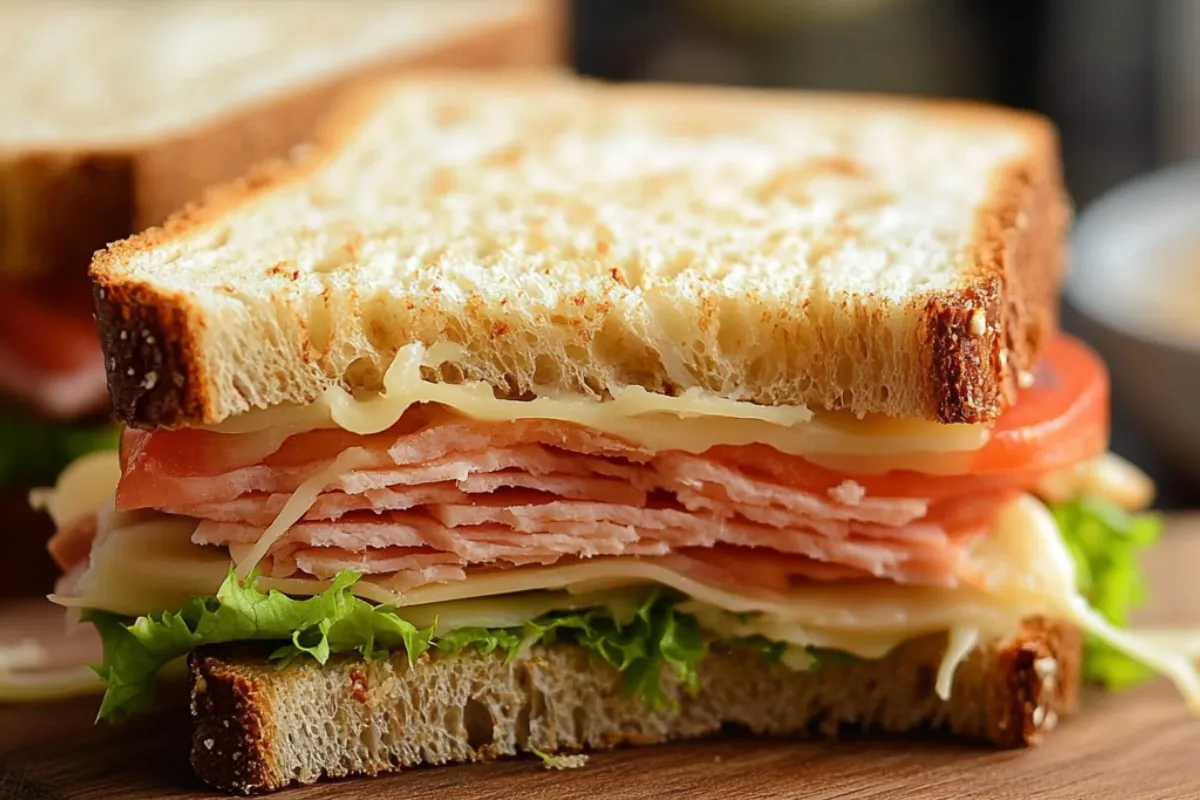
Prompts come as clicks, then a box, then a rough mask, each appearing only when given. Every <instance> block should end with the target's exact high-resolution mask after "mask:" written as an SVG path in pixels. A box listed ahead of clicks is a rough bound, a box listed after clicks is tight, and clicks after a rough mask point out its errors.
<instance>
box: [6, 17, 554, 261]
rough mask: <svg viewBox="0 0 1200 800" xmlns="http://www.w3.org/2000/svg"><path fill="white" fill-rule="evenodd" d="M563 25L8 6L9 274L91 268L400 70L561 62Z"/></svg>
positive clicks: (537, 20) (542, 20)
mask: <svg viewBox="0 0 1200 800" xmlns="http://www.w3.org/2000/svg"><path fill="white" fill-rule="evenodd" d="M564 23H565V8H564V7H563V6H562V4H561V3H560V2H559V0H454V2H443V1H442V0H356V2H353V3H333V2H327V0H288V2H278V0H172V2H169V3H168V2H143V1H142V0H104V2H95V1H94V0H6V1H5V2H0V74H3V75H4V80H3V81H2V82H0V120H3V125H0V275H3V276H24V275H34V274H44V273H47V272H50V271H53V270H58V269H74V270H79V271H81V272H82V271H83V270H84V269H86V267H87V264H88V263H89V261H90V260H91V257H92V253H93V252H94V251H95V250H96V249H98V248H100V247H103V246H104V245H105V244H107V243H108V242H111V241H114V240H116V239H119V238H121V237H124V236H128V235H129V234H130V233H132V232H134V231H137V230H142V229H143V228H145V227H148V226H150V225H156V224H159V223H161V222H162V221H163V220H164V219H166V217H167V216H168V215H169V214H170V213H171V212H173V211H176V210H177V209H179V208H181V207H182V206H183V205H185V204H186V203H188V202H191V201H194V200H197V199H199V198H200V196H201V194H202V193H203V190H204V189H205V188H207V187H209V186H212V185H214V184H218V183H223V182H225V181H229V180H233V179H234V178H236V177H238V176H239V175H241V174H243V173H244V172H245V171H246V170H247V169H249V168H250V167H251V165H253V164H254V163H256V162H258V161H261V160H263V159H266V158H273V157H276V156H281V155H283V154H285V153H286V152H287V151H288V149H289V148H290V147H292V146H293V145H295V144H297V143H298V142H300V141H302V140H304V139H306V138H307V137H308V136H309V135H310V134H311V133H312V128H313V125H314V124H315V122H316V120H317V119H318V118H319V116H320V115H322V114H323V113H324V112H326V111H328V109H329V106H330V105H332V104H333V102H334V101H335V100H336V99H337V98H338V97H340V96H341V95H343V94H344V93H346V92H347V91H349V90H351V89H353V88H355V87H357V86H359V85H360V84H362V83H364V82H374V81H377V80H378V79H379V78H380V76H382V75H385V74H388V73H390V72H392V71H394V70H396V69H398V68H406V67H413V66H417V67H420V66H426V67H429V66H454V67H477V66H497V65H522V66H534V65H548V64H553V63H555V62H557V61H559V60H560V59H561V56H562V53H561V51H562V49H563V45H564V38H565V24H564Z"/></svg>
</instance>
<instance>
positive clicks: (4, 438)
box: [0, 406, 118, 486]
mask: <svg viewBox="0 0 1200 800" xmlns="http://www.w3.org/2000/svg"><path fill="white" fill-rule="evenodd" d="M117 440H118V429H117V427H116V426H115V425H99V426H94V425H93V426H87V425H80V424H74V423H61V422H59V423H56V422H50V421H46V420H42V419H38V418H36V417H34V416H32V415H30V414H29V413H27V412H23V411H19V410H16V409H13V408H9V407H3V406H0V486H10V485H21V486H33V485H37V484H42V483H50V482H53V481H54V479H55V478H56V477H57V476H58V473H60V472H62V470H63V469H64V468H65V467H66V466H67V465H68V464H70V463H71V462H72V461H74V460H75V459H77V458H79V457H80V456H83V455H86V454H88V453H91V452H93V451H95V450H115V449H116V447H117Z"/></svg>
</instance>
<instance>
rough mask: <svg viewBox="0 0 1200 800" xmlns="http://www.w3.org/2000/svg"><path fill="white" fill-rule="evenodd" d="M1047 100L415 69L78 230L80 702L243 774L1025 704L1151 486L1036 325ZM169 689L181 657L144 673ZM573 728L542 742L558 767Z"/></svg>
mask: <svg viewBox="0 0 1200 800" xmlns="http://www.w3.org/2000/svg"><path fill="white" fill-rule="evenodd" d="M1069 217H1070V214H1069V207H1068V203H1067V198H1066V195H1065V192H1064V188H1063V184H1062V180H1061V172H1060V165H1059V157H1058V152H1057V144H1056V138H1055V134H1054V131H1053V129H1052V127H1051V125H1050V124H1049V123H1048V122H1046V121H1045V120H1044V119H1041V118H1040V117H1036V116H1033V115H1029V114H1024V113H1018V112H1015V111H1009V110H1004V109H998V108H991V107H987V106H977V105H970V104H959V103H949V102H934V101H918V100H912V99H895V98H877V97H856V96H837V95H810V94H803V93H785V92H779V93H772V92H754V91H745V90H729V89H713V88H679V87H674V88H668V87H656V86H606V85H601V84H595V83H590V82H586V81H580V80H575V79H569V78H566V77H561V76H557V77H555V76H551V77H532V76H528V75H522V74H506V75H499V76H493V77H490V78H488V79H483V78H479V77H472V76H463V75H457V74H454V73H438V74H424V75H420V76H410V77H408V78H406V79H402V80H399V81H395V82H390V83H386V84H383V85H380V86H378V87H374V88H373V89H371V90H370V91H367V92H365V93H363V94H360V95H358V96H356V97H355V99H354V100H352V101H350V102H348V103H346V104H345V105H343V106H341V107H340V109H339V111H338V112H337V113H336V114H334V115H333V116H331V117H330V118H329V120H328V121H327V123H326V124H325V125H324V126H323V128H322V129H321V131H320V132H319V133H318V134H317V135H316V136H315V138H314V141H313V144H312V146H311V147H310V148H307V149H306V151H305V152H304V153H303V154H300V155H298V156H297V157H295V158H293V159H290V160H287V161H281V162H275V163H271V164H268V165H266V166H263V167H261V168H259V169H257V170H256V171H254V172H253V173H251V174H250V175H249V176H248V177H246V178H245V179H244V180H241V181H238V182H235V183H233V184H230V185H228V186H227V187H225V188H223V189H220V190H217V191H214V192H212V193H211V194H210V195H209V196H208V197H207V199H206V200H205V201H204V202H203V203H201V204H199V205H197V206H194V207H192V208H190V209H188V210H187V211H185V212H183V213H181V214H179V215H177V216H174V217H172V218H171V219H170V220H169V221H168V222H167V223H166V224H165V225H163V226H162V227H160V228H156V229H151V230H149V231H147V232H145V233H143V234H141V235H139V236H135V237H133V238H131V239H128V240H125V241H122V242H118V243H116V244H113V245H111V246H110V247H108V248H107V249H106V250H104V251H102V252H100V253H98V254H97V256H96V258H95V260H94V261H93V263H92V268H91V277H92V280H93V283H94V287H95V303H96V313H97V324H98V330H99V335H100V339H101V342H102V345H103V348H104V355H105V366H106V368H107V373H108V383H109V389H110V393H111V399H112V404H113V408H114V411H115V413H116V415H117V416H118V417H119V418H120V419H121V421H122V422H123V423H124V426H125V427H124V429H123V431H122V436H121V446H120V451H119V457H118V456H112V457H110V458H108V459H99V460H92V461H90V462H87V463H85V464H82V465H80V466H79V468H77V469H74V470H72V471H70V472H69V473H68V474H67V475H65V476H64V478H63V480H61V481H60V482H59V485H58V486H57V488H56V489H55V490H54V491H53V492H51V493H50V494H49V495H48V496H47V497H45V498H42V500H43V502H44V503H46V504H48V505H49V507H50V510H51V512H52V513H53V515H54V517H55V519H56V521H57V522H58V523H59V532H58V533H57V535H56V539H55V548H56V552H58V553H59V556H60V562H61V563H62V566H63V568H64V576H63V577H62V579H61V581H60V583H59V585H58V587H57V593H56V595H55V598H54V599H55V600H56V601H57V602H59V603H61V604H62V605H64V606H66V607H68V608H69V609H71V612H72V613H74V614H77V615H79V617H80V618H81V619H82V620H84V621H85V622H86V623H90V624H91V625H94V626H95V628H96V629H97V630H98V631H99V634H100V636H101V638H102V639H103V642H104V657H103V660H102V662H101V663H100V664H98V665H97V671H98V674H99V675H100V676H101V678H102V679H103V680H104V681H105V683H106V687H107V688H106V691H105V694H104V697H103V701H102V703H101V706H100V711H99V718H100V719H101V720H103V721H112V722H116V721H120V720H121V719H124V718H127V717H128V716H130V715H132V714H136V713H139V712H141V711H144V710H145V709H147V708H149V707H150V706H151V704H152V702H153V700H154V697H155V690H156V675H158V674H159V673H160V672H161V671H162V670H163V669H167V668H171V669H175V668H177V666H178V665H181V664H183V663H184V662H186V672H187V675H188V681H189V686H190V701H191V712H192V715H193V717H194V725H195V729H194V737H193V740H192V751H191V763H192V765H193V767H194V769H195V771H196V773H197V774H198V775H199V776H200V778H202V779H203V780H204V781H206V782H207V783H209V784H211V785H212V786H214V787H217V788H219V789H222V790H226V791H229V792H235V793H253V792H262V791H269V790H275V789H279V788H281V787H284V786H287V785H289V784H293V783H309V782H313V781H316V780H318V779H320V778H322V777H343V776H349V775H373V774H377V773H380V772H387V771H392V770H399V769H405V768H408V767H413V766H416V765H420V764H445V763H451V762H463V761H472V760H477V759H482V758H493V757H497V756H504V755H513V754H518V753H533V754H537V755H540V756H541V757H543V758H545V759H546V760H547V761H548V762H550V763H551V764H554V765H559V766H562V765H564V762H563V761H562V760H560V759H562V758H563V757H564V755H563V754H574V753H578V752H580V751H587V750H592V749H596V748H604V747H611V746H614V745H618V744H623V743H633V744H649V743H654V742H662V741H666V740H670V739H676V738H680V737H695V736H705V735H710V734H714V733H717V732H719V731H720V730H722V728H723V727H725V726H737V727H742V728H746V729H748V730H750V731H752V732H755V733H759V734H810V735H817V736H830V735H836V734H841V733H847V732H864V733H870V732H885V733H889V734H909V733H916V732H923V731H929V730H935V731H940V732H943V733H945V734H948V735H950V736H954V737H959V738H963V739H969V740H975V741H980V742H985V743H990V744H992V745H995V746H998V747H1004V748H1018V747H1024V746H1028V745H1033V744H1036V743H1038V742H1039V741H1041V740H1042V739H1043V737H1044V736H1045V735H1046V734H1048V733H1049V732H1050V731H1052V730H1053V729H1054V728H1055V726H1056V725H1057V724H1058V722H1059V720H1061V719H1063V718H1064V716H1065V715H1068V714H1070V713H1072V712H1074V711H1075V709H1076V706H1077V704H1078V701H1079V695H1080V687H1081V684H1083V683H1084V682H1089V681H1090V682H1100V683H1105V684H1108V685H1110V686H1119V685H1125V684H1129V683H1132V682H1136V681H1137V680H1139V679H1140V678H1142V677H1143V676H1144V675H1146V674H1153V673H1161V674H1164V675H1166V676H1167V677H1169V678H1170V679H1171V680H1172V681H1174V683H1175V684H1176V685H1177V686H1178V688H1179V690H1180V692H1181V693H1182V695H1183V697H1184V698H1185V699H1186V701H1187V703H1188V705H1189V706H1191V707H1192V708H1193V709H1200V682H1198V680H1197V673H1196V669H1195V667H1194V666H1193V664H1192V663H1191V662H1190V660H1189V659H1188V658H1187V657H1186V654H1185V653H1184V652H1183V651H1182V650H1181V649H1179V648H1176V647H1174V646H1173V645H1172V644H1171V643H1170V642H1169V641H1167V640H1164V639H1163V638H1162V637H1152V636H1148V635H1142V634H1138V633H1136V632H1132V631H1130V630H1127V629H1126V628H1125V627H1124V626H1125V623H1126V622H1127V615H1128V613H1129V610H1130V608H1131V606H1132V604H1133V603H1134V602H1135V601H1136V599H1137V595H1138V593H1139V591H1140V588H1139V587H1140V584H1139V577H1138V574H1137V566H1136V552H1137V550H1138V548H1140V547H1142V546H1145V545H1147V544H1149V543H1150V542H1151V541H1152V540H1153V537H1154V535H1155V526H1156V522H1155V519H1154V518H1153V517H1152V516H1146V515H1143V514H1141V513H1140V512H1141V511H1142V510H1143V509H1144V508H1145V506H1146V505H1147V504H1148V503H1149V501H1150V499H1151V495H1152V492H1153V487H1152V486H1150V485H1149V482H1148V481H1147V480H1146V479H1145V477H1144V476H1143V475H1141V473H1140V472H1138V471H1137V470H1136V469H1135V468H1134V467H1132V466H1131V465H1129V464H1127V463H1125V462H1123V461H1120V460H1119V459H1117V458H1116V457H1114V456H1111V455H1109V454H1107V453H1106V447H1107V435H1108V430H1107V427H1108V383H1107V378H1106V374H1105V371H1104V367H1103V365H1102V364H1101V362H1100V361H1099V360H1098V358H1097V357H1096V356H1095V355H1094V354H1093V353H1092V352H1091V351H1090V350H1089V349H1088V348H1087V347H1086V346H1085V345H1083V344H1082V343H1080V342H1078V341H1076V340H1074V339H1072V338H1070V337H1068V336H1066V335H1064V334H1062V333H1060V332H1059V331H1058V328H1057V313H1056V305H1057V294H1058V287H1059V284H1060V281H1061V279H1062V277H1063V274H1064V271H1065V267H1066V248H1065V237H1066V233H1067V229H1068V224H1069ZM172 691H177V690H172ZM568 765H569V763H568Z"/></svg>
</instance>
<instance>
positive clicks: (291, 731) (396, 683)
mask: <svg viewBox="0 0 1200 800" xmlns="http://www.w3.org/2000/svg"><path fill="white" fill-rule="evenodd" d="M945 641H946V640H945V637H944V636H932V637H925V638H923V639H918V640H914V641H911V642H908V643H906V644H904V645H902V646H901V647H900V648H898V649H897V650H896V651H894V652H893V653H891V654H890V655H888V656H887V657H885V658H883V659H880V660H878V661H858V662H854V663H851V664H838V665H830V666H827V667H825V668H823V669H820V670H818V671H817V672H815V673H812V674H805V673H796V672H792V671H790V670H789V669H788V668H787V667H784V666H782V665H778V664H777V665H767V664H764V663H763V662H762V661H761V660H759V658H758V657H757V656H756V655H755V654H753V653H750V652H746V651H742V652H729V651H725V652H714V653H711V654H710V655H709V656H708V658H707V659H706V660H705V661H703V662H701V666H700V672H701V679H700V688H699V692H698V693H697V694H696V695H694V696H692V695H690V694H689V693H687V692H686V691H683V690H681V689H680V687H679V686H678V684H676V683H675V682H674V681H673V678H672V677H671V676H666V678H667V681H668V683H667V684H666V685H667V686H668V687H669V689H668V691H669V694H670V695H671V696H672V697H674V698H676V699H677V700H678V701H679V703H678V707H677V708H662V709H659V710H656V711H653V712H647V711H646V710H645V709H644V708H643V707H642V705H641V703H640V702H630V701H627V700H625V699H623V696H622V691H621V685H620V676H619V675H618V673H617V672H616V671H615V670H613V669H612V668H611V667H609V666H608V665H606V664H604V663H602V662H599V661H596V660H591V659H589V657H588V655H587V653H586V651H584V650H582V649H581V648H578V647H576V646H573V645H553V646H550V647H542V646H538V647H535V648H533V650H532V651H531V652H530V653H528V654H527V655H526V656H525V657H522V658H519V659H517V660H516V661H514V662H513V663H511V664H505V663H504V660H503V658H502V657H501V656H499V655H493V656H490V657H481V656H477V655H474V654H468V655H463V656H459V657H456V658H436V657H434V658H430V657H429V656H428V655H426V656H423V657H422V658H421V659H420V660H419V661H418V663H417V664H416V665H415V666H414V667H412V668H410V667H409V666H408V663H407V661H406V659H405V657H404V656H403V655H397V656H395V657H393V658H392V659H391V660H390V661H388V660H384V661H370V662H363V661H361V660H358V659H349V658H341V659H336V660H334V661H331V662H330V663H329V664H328V665H326V666H325V667H321V666H318V665H317V664H316V663H315V662H311V661H310V662H307V663H305V664H297V665H293V666H291V667H288V668H286V669H283V670H278V669H276V668H275V667H274V666H273V665H271V664H269V663H268V662H266V661H265V660H262V659H254V658H247V657H245V656H244V655H242V656H239V655H236V654H234V655H230V654H229V653H228V652H226V653H224V654H222V652H221V651H219V650H214V651H211V652H204V651H201V652H197V653H195V654H193V655H192V657H191V676H192V677H191V680H192V714H193V716H194V718H195V722H196V728H195V732H194V735H193V738H192V766H193V767H194V768H195V770H196V773H197V774H198V775H199V776H200V777H201V778H202V779H203V780H204V781H206V782H208V783H209V784H212V785H213V786H216V787H217V788H220V789H223V790H226V791H232V792H241V793H245V794H249V793H252V792H261V791H268V790H274V789H279V788H282V787H284V786H287V785H289V784H291V783H312V782H314V781H316V780H318V779H320V778H322V777H325V776H328V777H344V776H348V775H362V774H367V775H374V774H377V773H381V772H390V771H394V770H399V769H403V768H407V767H412V766H417V765H420V764H446V763H452V762H462V761H477V760H481V759H490V758H496V757H498V756H505V755H514V754H516V753H520V752H530V751H531V749H533V748H536V749H538V750H541V751H542V752H547V753H555V752H562V751H567V752H573V751H578V750H581V749H597V748H607V747H613V746H616V745H620V744H651V743H655V742H662V741H666V740H669V739H678V738H686V737H696V736H708V735H712V734H715V733H718V732H720V731H721V730H722V729H723V728H724V727H725V726H735V727H741V728H748V729H749V730H750V731H752V732H754V733H759V734H776V735H779V734H801V735H803V734H810V735H817V736H836V735H838V734H840V733H848V732H857V733H890V734H901V733H912V732H918V731H926V730H930V729H932V730H937V731H942V732H945V733H949V734H951V735H953V736H956V737H961V738H966V739H975V740H981V741H984V742H989V743H992V744H994V745H997V746H1000V747H1021V746H1026V745H1033V744H1036V743H1038V742H1039V741H1040V739H1041V737H1042V735H1043V733H1045V732H1047V731H1050V730H1052V729H1053V728H1054V726H1055V724H1056V722H1057V720H1058V717H1059V716H1060V715H1062V714H1065V713H1070V712H1071V711H1073V710H1074V708H1075V705H1076V702H1077V697H1078V690H1079V659H1080V647H1081V638H1080V636H1079V635H1078V633H1077V632H1076V631H1074V630H1073V629H1070V628H1067V627H1063V626H1059V625H1054V624H1048V623H1045V622H1043V621H1039V620H1030V621H1028V622H1027V623H1026V625H1025V626H1024V628H1023V629H1022V630H1021V631H1020V632H1019V633H1018V634H1016V635H1015V636H1013V637H1012V638H1010V639H1008V640H1006V641H997V642H993V643H990V644H988V645H986V646H981V647H979V648H977V649H976V650H975V651H973V652H972V653H971V654H970V655H969V656H968V657H967V659H966V661H964V662H963V664H962V665H961V666H960V667H959V669H958V672H957V673H956V675H955V680H954V686H953V691H952V694H951V697H950V700H949V701H942V700H940V699H939V698H938V697H937V695H936V694H935V693H934V688H933V687H934V678H935V675H936V674H937V670H938V664H939V662H940V661H941V658H942V653H943V650H944V647H945Z"/></svg>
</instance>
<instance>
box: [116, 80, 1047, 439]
mask: <svg viewBox="0 0 1200 800" xmlns="http://www.w3.org/2000/svg"><path fill="white" fill-rule="evenodd" d="M1067 220H1068V210H1067V205H1066V201H1065V197H1064V193H1063V187H1062V183H1061V177H1060V170H1059V162H1058V156H1057V145H1056V139H1055V134H1054V131H1053V129H1052V128H1051V126H1050V125H1049V124H1048V123H1047V122H1046V121H1045V120H1043V119H1041V118H1037V117H1034V116H1029V115H1025V114H1021V113H1017V112H1014V111H1006V110H1000V109H994V108H988V107H982V106H974V105H963V104H956V103H938V102H920V101H917V100H907V99H888V98H873V97H855V96H820V95H807V94H793V93H769V92H753V91H744V90H728V89H709V88H681V87H657V86H604V85H601V84H594V83H589V82H584V81H578V80H573V79H567V78H565V77H560V76H541V77H531V76H525V75H516V76H514V75H506V76H501V77H493V78H490V79H482V78H479V77H477V76H461V75H453V74H449V75H446V74H443V75H428V76H414V77H411V78H409V79H403V80H400V81H399V82H396V83H392V84H389V85H387V86H384V87H381V88H380V89H377V90H376V91H375V92H372V93H368V94H364V95H363V96H361V97H360V98H358V100H357V102H355V103H350V104H348V105H347V106H346V107H344V108H343V109H342V112H341V113H340V115H338V116H336V117H335V118H334V119H333V120H331V121H330V123H329V125H328V126H327V127H326V129H325V130H324V132H323V133H322V134H320V136H319V137H318V139H317V143H316V145H315V146H314V147H313V148H312V150H311V151H310V152H309V153H308V154H307V155H305V156H304V157H302V158H300V159H299V160H298V161H297V162H296V163H292V164H278V165H274V166H270V167H267V168H264V169H262V170H260V171H259V172H257V173H256V174H254V175H252V176H251V177H249V178H248V179H246V180H245V181H243V182H241V183H239V184H235V185H233V186H231V187H228V188H227V189H225V190H223V191H220V192H216V193H214V194H213V195H212V197H211V198H210V199H209V201H208V202H207V203H206V204H204V205H202V206H200V207H198V208H195V209H193V210H191V211H189V212H188V213H185V214H182V215H180V216H177V217H176V218H174V219H173V220H171V221H170V222H168V223H167V224H166V225H165V226H164V227H163V228H162V229H156V230H152V231H149V232H147V233H145V234H143V235H141V236H137V237H134V238H132V239H129V240H127V241H124V242H119V243H117V244H115V245H113V246H111V247H110V248H109V249H108V250H107V251H106V252H102V253H99V254H97V257H96V259H95V261H94V262H93V266H92V275H93V278H94V280H95V283H96V286H97V313H98V317H99V323H100V331H101V338H102V340H103V343H104V346H105V352H106V356H107V360H108V366H109V385H110V389H111V392H112V395H113V399H114V405H115V408H116V411H117V413H118V414H119V415H120V416H121V418H122V419H124V420H125V421H126V422H128V423H130V424H134V425H142V426H147V425H181V424H194V423H215V422H218V421H220V420H223V419H225V418H227V417H230V416H232V415H235V414H238V413H240V412H244V411H247V410H249V409H253V408H264V407H270V406H273V405H276V404H279V403H283V402H298V403H304V402H308V401H311V400H313V399H314V398H316V397H317V396H319V395H320V393H321V392H322V391H323V390H324V389H325V388H326V387H328V386H330V385H333V384H341V385H342V386H344V387H347V388H350V389H355V390H366V391H371V390H377V389H378V387H379V386H380V376H381V374H382V372H383V371H384V370H385V369H386V367H387V366H388V363H389V361H390V359H391V357H392V355H393V354H394V353H395V352H396V350H397V348H399V347H401V346H403V345H405V344H408V343H410V342H414V341H421V342H424V343H425V344H427V345H430V344H433V343H435V342H439V341H443V340H451V341H454V342H459V343H461V344H463V345H465V346H466V347H465V349H466V355H465V356H464V357H463V358H461V359H460V360H458V361H457V362H453V363H451V364H448V365H446V366H444V368H443V370H442V372H441V375H440V378H441V379H443V380H448V381H456V380H459V379H461V378H464V377H465V378H470V379H481V380H484V381H488V382H490V383H491V384H492V385H493V386H494V387H495V388H496V391H497V393H498V394H500V395H503V396H509V397H525V396H529V395H530V394H531V393H547V392H551V393H552V392H584V393H590V394H594V395H597V396H603V395H604V394H605V392H606V391H607V390H609V389H610V388H611V387H615V386H625V385H640V386H643V387H645V388H647V389H649V390H651V391H657V392H667V393H673V392H678V391H680V390H684V389H687V388H689V387H702V388H703V389H706V390H710V391H712V392H716V393H719V394H721V395H725V396H729V397H735V398H740V399H748V400H752V401H755V402H759V403H772V404H774V403H787V404H806V405H808V406H810V407H813V408H829V409H839V408H841V409H849V410H851V411H853V412H856V413H883V414H888V415H891V416H897V417H910V418H923V419H933V420H940V421H943V422H979V421H984V420H990V419H994V418H995V417H996V415H997V414H998V413H999V412H1000V411H1001V409H1002V408H1003V407H1004V405H1005V403H1006V402H1007V401H1008V400H1009V399H1011V397H1012V395H1013V393H1014V391H1015V388H1016V386H1017V378H1018V375H1019V374H1020V373H1021V372H1022V371H1024V370H1029V369H1031V368H1032V366H1033V364H1034V361H1035V359H1036V357H1037V355H1038V352H1039V349H1040V347H1041V345H1042V344H1043V343H1044V342H1045V341H1046V340H1047V339H1048V338H1049V337H1050V336H1051V335H1052V334H1053V332H1054V330H1055V327H1056V316H1057V315H1056V308H1055V306H1056V296H1057V287H1058V284H1059V281H1060V278H1061V277H1062V271H1063V263H1062V260H1061V256H1062V253H1063V237H1064V232H1065V230H1066V225H1067Z"/></svg>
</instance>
